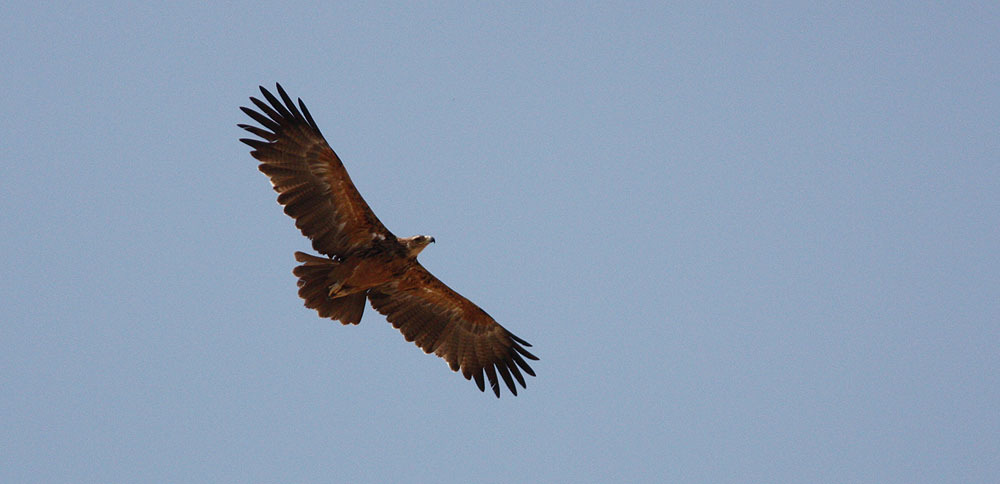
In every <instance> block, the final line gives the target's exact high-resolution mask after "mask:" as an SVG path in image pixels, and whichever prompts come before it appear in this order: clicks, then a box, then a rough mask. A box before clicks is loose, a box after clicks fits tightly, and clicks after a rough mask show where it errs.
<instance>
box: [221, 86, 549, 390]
mask: <svg viewBox="0 0 1000 484" xmlns="http://www.w3.org/2000/svg"><path fill="white" fill-rule="evenodd" d="M275 87H277V92H278V96H280V98H281V99H280V100H279V99H278V98H277V97H275V96H274V95H273V94H271V93H270V92H269V91H268V90H267V89H265V88H264V87H263V86H260V92H261V94H263V96H264V99H265V100H266V102H264V101H261V100H260V99H257V98H255V97H251V98H250V101H251V102H252V103H253V104H254V105H255V106H256V107H257V109H258V110H259V111H255V110H253V109H251V108H248V107H240V109H241V110H242V111H243V112H244V113H246V114H247V116H250V117H251V118H252V119H253V120H254V121H256V122H257V123H259V124H260V127H258V126H252V125H248V124H238V125H237V126H239V127H240V128H243V129H244V130H246V131H249V132H250V133H252V134H254V135H256V136H257V137H259V138H260V139H251V138H242V139H240V141H242V142H243V143H246V144H247V145H249V146H250V147H251V148H253V150H252V151H251V152H250V154H251V155H252V156H253V157H254V158H256V159H257V160H258V161H260V165H259V166H258V169H259V170H260V171H261V172H263V173H264V174H265V175H267V177H268V178H269V179H270V181H271V186H273V187H274V190H275V191H276V192H278V203H279V204H281V205H282V206H283V207H284V211H285V213H286V214H288V215H289V216H291V217H292V218H293V219H295V226H296V227H298V229H299V230H300V231H301V232H302V235H305V236H306V237H308V238H309V239H310V240H311V241H312V247H313V249H315V250H316V251H317V252H319V253H320V254H322V255H324V256H325V257H318V256H315V255H310V254H306V253H303V252H296V253H295V260H296V261H298V262H301V263H302V264H301V265H299V266H297V267H295V269H294V270H293V271H292V273H293V274H294V275H295V276H296V277H297V278H298V288H299V291H298V292H299V297H301V298H302V299H303V300H305V306H306V307H307V308H310V309H314V310H316V312H317V313H318V314H319V316H320V317H322V318H330V319H333V320H337V321H340V322H341V324H344V325H348V324H358V323H360V322H361V315H362V313H363V312H364V309H365V301H366V300H367V301H370V302H371V305H372V308H374V309H375V310H376V311H378V312H379V313H381V314H383V315H385V317H386V319H387V320H388V321H389V322H390V323H392V325H393V326H394V327H395V328H397V329H399V331H400V332H402V333H403V337H404V338H405V339H406V341H412V342H414V343H416V345H417V346H418V347H420V348H421V349H422V350H424V352H425V353H434V354H435V355H437V356H440V357H441V358H444V360H445V361H447V362H448V366H449V367H451V369H452V371H456V372H457V371H459V370H461V372H462V376H464V377H465V379H466V380H473V379H474V380H475V382H476V385H477V386H478V387H479V390H480V391H483V392H485V380H488V381H489V384H490V388H491V389H492V390H493V393H494V394H496V396H497V398H500V384H499V380H498V379H497V375H498V374H499V376H500V378H501V379H503V381H504V383H505V384H506V385H507V388H508V389H510V392H511V393H512V394H514V395H517V386H516V385H515V384H514V381H515V380H516V381H517V383H519V384H520V385H521V387H522V388H527V387H526V385H525V382H524V376H523V375H522V372H524V373H527V374H529V375H531V376H535V372H534V371H533V370H532V369H531V367H530V366H529V365H528V363H527V362H526V361H525V359H529V360H537V359H538V357H536V356H535V355H533V354H531V353H530V352H528V351H527V350H526V349H525V347H530V346H531V345H530V344H528V342H527V341H525V340H523V339H521V338H518V337H517V336H515V335H514V334H513V333H511V332H510V331H507V329H506V328H504V327H503V326H501V325H500V324H499V323H497V322H496V320H494V319H493V318H492V317H491V316H490V315H489V314H487V313H486V311H483V310H482V309H481V308H480V307H479V306H477V305H476V304H474V303H473V302H472V301H469V300H468V299H466V298H465V297H463V296H462V295H461V294H459V293H457V292H455V291H454V290H452V289H451V288H449V287H448V286H447V285H445V284H444V283H443V282H441V281H440V280H438V278H437V277H434V275H433V274H431V273H430V272H428V271H427V269H425V268H424V267H423V266H422V265H420V262H417V254H419V253H420V252H421V251H422V250H424V248H426V247H427V246H428V245H429V244H431V243H433V242H434V237H429V236H426V235H415V236H413V237H396V236H395V235H393V234H392V232H390V231H389V229H387V228H386V227H385V225H383V224H382V222H381V221H379V219H378V217H376V216H375V213H374V212H372V210H371V208H369V207H368V204H367V203H366V202H365V200H364V199H363V198H362V197H361V194H360V193H359V192H358V189H357V188H356V187H355V186H354V183H353V182H352V181H351V177H350V176H348V174H347V170H346V169H345V168H344V164H343V163H342V162H341V160H340V158H339V157H338V156H337V154H336V153H334V151H333V149H332V148H330V145H329V144H328V143H327V142H326V139H325V138H324V137H323V135H322V134H321V133H320V130H319V127H317V126H316V121H314V120H313V118H312V115H311V114H309V110H308V109H306V105H305V104H304V103H303V102H302V99H298V107H296V104H295V103H294V102H292V99H291V98H290V97H289V96H288V94H287V93H286V92H285V90H284V89H283V88H282V87H281V85H280V84H275ZM484 374H485V380H484V376H483V375H484Z"/></svg>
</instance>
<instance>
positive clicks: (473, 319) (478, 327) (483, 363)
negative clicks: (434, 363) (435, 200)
mask: <svg viewBox="0 0 1000 484" xmlns="http://www.w3.org/2000/svg"><path fill="white" fill-rule="evenodd" d="M368 299H369V300H371V303H372V307H374V308H375V310H376V311H378V312H380V313H382V314H384V315H385V316H386V319H388V320H389V322H390V323H392V325H393V326H394V327H396V328H398V329H399V330H400V331H401V332H402V333H403V337H405V338H406V340H407V341H413V342H415V343H416V344H417V346H419V347H420V348H422V349H423V350H424V352H425V353H434V354H436V355H438V356H440V357H442V358H444V359H445V360H446V361H447V362H448V365H449V366H451V369H452V370H453V371H458V370H459V369H461V370H462V375H463V376H465V379H466V380H469V379H472V378H475V380H476V385H478V386H479V390H481V391H485V383H484V381H483V373H484V372H485V373H486V377H487V378H488V379H489V382H490V387H492V388H493V393H495V394H496V396H497V398H499V397H500V384H499V382H498V381H497V373H499V374H500V377H501V378H503V381H504V382H505V383H506V384H507V388H509V389H510V392H511V393H513V394H514V395H517V386H515V385H514V380H515V379H516V380H517V382H518V383H520V384H521V387H525V384H524V376H522V375H521V371H522V370H523V371H524V372H525V373H527V374H529V375H531V376H535V372H534V371H532V369H531V367H530V366H528V363H527V362H525V361H524V359H525V358H528V359H531V360H537V359H538V358H537V357H536V356H535V355H532V354H531V353H529V352H528V351H527V350H525V349H524V347H525V346H531V345H530V344H528V342H527V341H524V340H523V339H521V338H518V337H517V336H514V335H513V334H511V333H510V332H509V331H507V330H506V329H504V327H503V326H500V325H499V324H498V323H497V322H496V321H495V320H494V319H493V318H492V317H490V315H489V314H486V311H483V310H482V309H480V308H479V306H476V305H475V304H473V303H472V301H469V300H468V299H466V298H464V297H462V295H461V294H459V293H457V292H455V291H453V290H451V288H449V287H448V286H446V285H445V284H444V283H443V282H441V281H440V280H438V278H436V277H434V276H433V275H432V274H431V273H430V272H428V271H427V269H424V267H423V266H421V265H420V264H419V263H414V264H413V265H412V266H411V267H410V269H408V270H407V272H406V273H404V274H403V276H402V277H400V278H398V279H396V280H394V281H393V282H390V283H389V284H386V285H383V286H379V287H377V288H374V289H372V290H371V292H369V293H368ZM512 377H513V378H512Z"/></svg>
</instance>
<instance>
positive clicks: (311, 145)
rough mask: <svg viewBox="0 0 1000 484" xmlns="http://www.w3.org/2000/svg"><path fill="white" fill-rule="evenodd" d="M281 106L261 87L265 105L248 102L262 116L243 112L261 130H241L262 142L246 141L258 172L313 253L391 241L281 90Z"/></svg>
mask: <svg viewBox="0 0 1000 484" xmlns="http://www.w3.org/2000/svg"><path fill="white" fill-rule="evenodd" d="M277 88H278V95H279V96H281V100H280V101H279V100H278V99H277V98H275V97H274V95H272V94H271V93H270V92H268V91H267V89H264V88H263V87H261V88H260V92H261V93H262V94H263V95H264V98H265V99H266V100H267V102H263V101H261V100H259V99H256V98H253V97H251V98H250V101H252V102H253V103H254V105H256V106H257V108H258V109H259V110H260V112H257V111H254V110H253V109H250V108H246V107H241V108H240V109H242V110H243V112H244V113H246V114H247V115H248V116H250V117H251V118H253V119H254V120H255V121H257V122H258V123H260V125H261V126H262V127H263V128H260V127H257V126H251V125H246V124H240V125H239V127H241V128H243V129H245V130H247V131H249V132H251V133H253V134H255V135H257V136H259V137H260V138H262V139H248V138H244V139H241V140H240V141H242V142H244V143H246V144H248V145H250V147H252V148H253V151H251V152H250V154H251V155H253V157H254V158H256V159H258V160H260V166H259V167H258V168H259V169H260V171H262V172H264V174H265V175H267V176H268V178H270V180H271V185H273V186H274V190H275V191H276V192H278V203H280V204H281V205H283V206H284V207H285V213H287V214H288V215H290V216H291V217H292V218H294V219H295V226H296V227H298V228H299V230H301V231H302V235H305V236H306V237H308V238H309V239H311V240H312V245H313V248H314V249H316V250H317V251H319V252H320V253H322V254H325V255H328V256H336V255H343V254H344V253H346V252H348V251H349V250H351V249H353V248H356V247H360V246H365V245H368V244H370V243H371V242H372V240H374V239H376V238H386V239H390V240H395V236H394V235H392V233H390V232H389V230H388V229H386V228H385V226H384V225H382V222H380V221H379V220H378V218H377V217H376V216H375V214H374V213H373V212H372V210H371V208H369V207H368V204H367V203H365V200H364V198H362V197H361V194H360V193H358V189H357V188H355V187H354V183H353V182H351V177H350V176H348V174H347V170H346V169H344V165H343V163H341V161H340V158H338V157H337V154H336V153H334V151H333V149H331V148H330V145H329V144H327V142H326V140H325V139H324V138H323V135H322V134H321V133H320V131H319V128H318V127H317V126H316V122H315V121H313V119H312V115H310V114H309V110H308V109H306V106H305V104H304V103H303V102H302V100H301V99H299V102H298V108H301V111H300V109H298V108H296V106H295V103H294V102H292V99H291V98H290V97H288V94H286V93H285V90H284V89H282V88H281V85H280V84H278V85H277Z"/></svg>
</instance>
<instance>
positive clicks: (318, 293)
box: [292, 252, 368, 324]
mask: <svg viewBox="0 0 1000 484" xmlns="http://www.w3.org/2000/svg"><path fill="white" fill-rule="evenodd" d="M295 260H297V261H299V262H304V264H302V265H300V266H298V267H296V268H295V269H294V270H292V273H293V274H295V276H296V277H298V278H299V282H298V286H299V297H301V298H302V299H304V300H305V305H306V307H307V308H309V309H315V310H316V312H317V313H319V315H320V317H322V318H330V319H335V320H338V321H340V322H341V323H342V324H358V323H360V322H361V315H362V314H364V311H365V299H366V298H367V296H368V291H361V292H356V293H354V294H349V295H347V296H343V297H338V298H330V296H329V291H330V286H332V285H333V284H335V283H336V282H337V280H336V277H335V276H334V274H335V272H336V265H337V262H335V261H333V260H330V259H326V258H323V257H316V256H313V255H309V254H306V253H303V252H296V253H295Z"/></svg>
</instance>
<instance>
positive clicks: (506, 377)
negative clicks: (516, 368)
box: [496, 361, 517, 397]
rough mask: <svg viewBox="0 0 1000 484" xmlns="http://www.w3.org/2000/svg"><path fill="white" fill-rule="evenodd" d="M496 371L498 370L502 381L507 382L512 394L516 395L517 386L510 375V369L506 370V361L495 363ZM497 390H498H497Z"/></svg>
mask: <svg viewBox="0 0 1000 484" xmlns="http://www.w3.org/2000/svg"><path fill="white" fill-rule="evenodd" d="M496 367H497V371H498V372H500V377H501V378H503V382H504V383H506V384H507V388H508V389H509V390H510V392H511V393H513V394H514V396H515V397H516V396H517V386H516V385H514V380H513V379H512V378H511V377H510V371H509V370H507V364H506V362H503V361H500V362H497V363H496ZM497 391H498V392H499V390H497Z"/></svg>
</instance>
